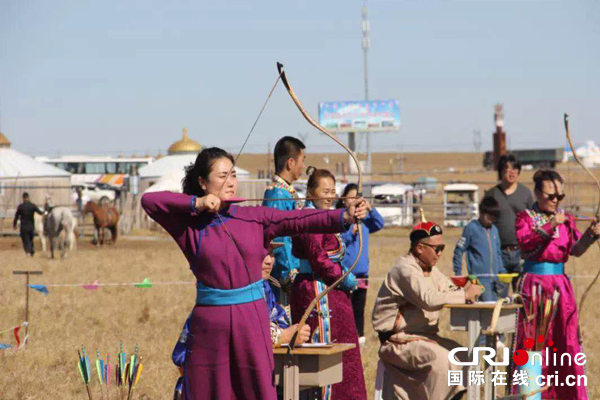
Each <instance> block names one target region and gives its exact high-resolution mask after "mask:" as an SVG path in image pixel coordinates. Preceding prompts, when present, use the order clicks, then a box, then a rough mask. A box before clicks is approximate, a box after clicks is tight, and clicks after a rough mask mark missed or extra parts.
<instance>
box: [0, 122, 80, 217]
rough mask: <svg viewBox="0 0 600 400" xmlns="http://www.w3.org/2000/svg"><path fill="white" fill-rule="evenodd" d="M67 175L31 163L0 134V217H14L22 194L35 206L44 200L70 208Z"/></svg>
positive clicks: (31, 161)
mask: <svg viewBox="0 0 600 400" xmlns="http://www.w3.org/2000/svg"><path fill="white" fill-rule="evenodd" d="M70 187H71V174H70V173H69V172H66V171H63V170H62V169H59V168H56V167H54V166H52V165H48V164H44V163H42V162H39V161H36V160H34V159H33V158H32V157H29V156H28V155H26V154H23V153H21V152H19V151H17V150H15V149H13V148H12V147H11V143H10V141H9V140H8V139H7V138H6V136H4V135H3V134H2V133H1V132H0V217H6V216H10V215H14V211H15V209H16V208H17V206H18V205H19V204H20V203H21V201H22V195H23V193H24V192H28V193H29V196H30V199H31V201H32V202H33V203H35V204H37V205H38V206H42V205H43V204H44V201H45V199H46V196H51V197H52V201H53V203H54V204H55V205H66V206H70V205H71V201H70V193H71V189H70Z"/></svg>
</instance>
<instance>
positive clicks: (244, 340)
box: [142, 147, 366, 400]
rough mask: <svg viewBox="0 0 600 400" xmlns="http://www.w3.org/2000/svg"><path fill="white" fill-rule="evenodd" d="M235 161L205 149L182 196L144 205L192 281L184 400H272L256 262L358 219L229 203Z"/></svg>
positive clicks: (159, 196) (148, 198)
mask: <svg viewBox="0 0 600 400" xmlns="http://www.w3.org/2000/svg"><path fill="white" fill-rule="evenodd" d="M236 189H237V178H236V175H235V170H234V159H233V157H232V156H231V155H230V154H229V153H227V152H226V151H224V150H222V149H219V148H214V147H213V148H207V149H204V150H203V151H202V152H201V153H200V154H199V155H198V157H197V158H196V162H195V163H194V164H193V165H191V166H190V167H188V168H187V169H186V176H185V178H184V181H183V192H184V193H182V194H181V193H171V192H156V193H147V194H145V195H144V196H143V197H142V207H143V208H144V210H145V211H146V213H147V214H148V215H149V216H150V217H151V218H152V219H153V220H155V221H156V222H158V223H159V224H160V225H161V226H162V227H163V228H164V229H165V230H166V231H167V232H168V233H169V234H170V235H171V236H172V237H173V239H175V241H176V242H177V244H178V245H179V247H180V248H181V250H182V252H183V253H184V255H185V257H186V258H187V260H188V262H189V263H190V268H191V269H192V272H193V273H194V275H195V277H196V279H197V296H196V305H195V307H194V309H193V311H192V317H191V321H190V327H189V328H190V333H189V337H188V344H187V352H188V354H187V356H186V360H185V365H184V393H185V398H186V399H193V400H197V399H228V400H229V399H248V400H251V399H261V400H263V399H267V400H268V399H273V400H274V399H276V392H275V385H274V382H273V368H274V363H273V351H272V348H271V337H270V329H269V315H268V312H267V307H266V305H265V300H264V288H263V282H262V277H261V272H262V271H261V270H262V262H263V259H264V258H265V255H266V254H267V252H268V248H269V243H270V242H271V240H272V239H273V238H275V237H278V236H294V235H297V234H299V233H307V232H308V233H336V232H341V231H343V230H345V229H346V228H347V227H349V226H350V225H351V224H352V223H353V222H354V220H355V218H364V216H365V215H366V207H365V205H364V204H362V202H360V201H356V202H354V203H353V204H351V205H350V206H349V207H348V209H340V210H332V211H329V210H295V211H279V210H277V209H273V208H267V207H241V206H239V205H235V204H231V201H229V202H228V200H230V199H233V198H234V197H235V194H236Z"/></svg>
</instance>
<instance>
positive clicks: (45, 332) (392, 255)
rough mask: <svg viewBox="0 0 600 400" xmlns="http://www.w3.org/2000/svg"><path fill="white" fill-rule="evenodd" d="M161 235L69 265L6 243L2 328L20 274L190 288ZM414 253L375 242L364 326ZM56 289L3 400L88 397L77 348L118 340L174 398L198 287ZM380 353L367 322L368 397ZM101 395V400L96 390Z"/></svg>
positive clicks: (0, 376) (79, 254)
mask: <svg viewBox="0 0 600 400" xmlns="http://www.w3.org/2000/svg"><path fill="white" fill-rule="evenodd" d="M459 235H460V231H459V230H448V231H447V232H446V242H447V243H448V244H449V245H450V246H449V247H450V249H449V250H447V251H446V253H444V255H443V258H442V260H441V263H440V267H441V269H442V271H444V272H446V273H450V271H451V256H452V249H453V247H454V244H455V243H456V241H457V239H458V237H459ZM154 236H155V239H156V240H141V239H142V238H138V240H133V239H135V237H133V238H131V239H127V238H125V239H123V240H121V241H120V242H119V243H117V244H116V245H115V246H112V247H105V248H101V249H98V248H95V247H93V246H91V245H90V244H86V243H80V245H79V248H78V249H77V251H75V252H74V253H72V255H71V257H70V258H68V259H66V260H49V259H48V258H47V256H46V255H42V254H39V253H38V254H37V255H36V258H33V259H31V258H26V257H25V255H24V253H23V252H22V250H21V244H20V241H19V238H17V237H14V238H2V239H0V254H1V258H0V259H1V260H2V261H1V265H2V268H1V269H0V309H1V310H2V314H1V316H0V330H2V329H5V328H9V327H11V326H13V325H16V324H18V323H20V322H21V321H23V310H24V305H25V297H24V280H23V277H21V276H15V275H12V273H11V271H12V270H15V269H39V270H42V271H43V272H44V275H42V276H36V277H33V278H32V283H44V284H53V283H91V282H93V281H94V280H96V279H98V280H99V282H100V283H110V282H140V281H142V280H143V279H144V278H145V277H148V278H150V280H151V281H152V282H173V281H192V280H193V276H192V274H191V272H190V271H189V269H188V265H187V262H186V260H185V259H184V257H183V255H182V254H181V252H180V251H179V249H178V248H177V246H176V245H175V244H174V242H172V241H171V240H170V239H168V238H167V237H166V236H160V235H159V236H158V237H157V236H156V235H154ZM38 248H39V245H38ZM407 248H408V240H407V230H404V229H390V230H384V231H382V232H380V233H378V234H376V235H374V236H373V237H372V240H371V249H370V255H371V268H372V272H371V277H372V283H371V287H370V288H369V296H368V304H367V321H370V314H371V309H372V307H373V302H374V299H375V296H376V294H377V291H378V289H379V286H380V285H381V278H383V277H384V276H385V274H386V272H387V271H388V269H389V268H390V267H391V265H392V264H393V263H394V261H395V260H396V258H397V257H398V256H399V255H401V254H404V253H405V252H406V251H407ZM599 257H600V254H599V253H598V249H597V248H596V247H593V248H592V249H591V250H590V252H589V253H588V254H586V255H585V256H584V257H582V258H581V259H578V260H575V261H570V262H569V264H568V265H567V271H568V273H569V274H572V275H584V276H587V275H591V274H595V272H596V271H597V269H598V268H599V266H598V264H597V263H596V260H597V259H598V258H599ZM572 282H573V284H574V286H575V290H576V293H577V295H578V298H579V296H581V294H582V292H583V289H584V288H585V287H586V286H587V284H589V278H585V277H575V278H574V279H573V280H572ZM49 290H50V294H49V295H47V296H44V295H43V294H41V293H38V292H35V291H32V293H31V298H30V309H31V316H30V321H31V326H30V329H29V335H30V341H29V343H28V344H27V346H26V347H25V348H23V349H21V350H19V351H0V366H1V367H2V373H0V399H11V400H13V399H15V400H20V399H82V398H86V397H87V396H86V393H85V388H84V386H83V384H82V383H81V379H80V377H79V374H78V372H77V370H76V367H75V365H76V354H77V353H76V350H77V349H78V348H80V347H81V346H82V345H84V346H85V347H86V348H87V349H88V350H89V351H90V352H92V353H95V351H96V349H100V350H101V351H102V352H103V353H106V352H110V353H111V356H112V358H113V359H114V357H115V354H116V352H117V350H118V346H119V343H120V342H121V341H122V342H123V344H124V346H125V348H126V350H127V351H128V352H130V351H132V350H133V349H134V346H135V345H139V348H140V354H141V356H142V357H143V363H144V372H143V376H142V380H141V383H140V385H139V389H138V391H137V395H136V398H140V399H169V398H170V396H172V390H173V386H174V383H175V381H176V378H177V376H178V372H177V370H176V369H175V367H174V366H173V364H172V363H171V360H170V356H171V351H172V348H173V345H174V343H175V341H176V339H177V337H178V335H179V331H180V328H181V325H182V324H183V322H184V320H185V318H186V317H187V315H188V313H189V311H190V309H191V307H192V304H193V300H194V286H193V285H191V284H174V285H160V284H158V285H155V286H154V287H152V288H147V289H142V288H135V287H131V286H112V287H111V286H109V287H101V288H100V289H98V290H96V291H88V290H85V289H83V288H81V287H55V288H49ZM599 298H600V288H599V287H595V288H594V289H593V292H592V294H591V296H590V298H589V299H588V303H587V305H586V307H585V310H584V315H583V316H582V317H581V326H582V330H583V333H584V337H585V350H586V354H587V358H588V364H587V374H588V382H589V386H590V392H591V398H598V397H599V396H600V385H599V384H598V380H599V379H600V361H599V359H598V358H596V357H600V343H599V342H598V340H597V339H596V336H595V334H594V331H595V330H594V328H595V325H596V321H598V318H599V317H600V300H599ZM440 326H441V329H442V334H443V335H445V336H449V337H452V338H453V339H455V340H457V341H459V342H461V343H466V334H465V333H453V332H450V331H449V329H448V314H447V312H443V317H442V321H441V324H440ZM0 342H2V343H13V344H14V338H12V335H10V334H8V333H5V334H3V335H2V336H1V337H0ZM377 349H378V340H377V338H376V336H375V334H374V333H373V330H372V329H371V326H370V323H367V345H366V347H365V349H364V351H363V364H364V367H365V375H366V380H367V386H368V394H369V398H372V394H373V388H374V381H375V366H376V364H377ZM93 360H95V356H94V357H92V361H93ZM96 387H97V385H96ZM95 398H99V392H97V393H95ZM113 398H114V397H113Z"/></svg>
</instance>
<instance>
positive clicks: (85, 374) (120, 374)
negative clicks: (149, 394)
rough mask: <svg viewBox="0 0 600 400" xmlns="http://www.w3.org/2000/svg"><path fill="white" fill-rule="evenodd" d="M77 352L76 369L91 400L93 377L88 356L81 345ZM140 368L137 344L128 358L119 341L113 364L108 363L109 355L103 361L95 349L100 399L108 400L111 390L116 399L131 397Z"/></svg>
mask: <svg viewBox="0 0 600 400" xmlns="http://www.w3.org/2000/svg"><path fill="white" fill-rule="evenodd" d="M77 354H78V355H79V359H78V362H77V369H78V370H79V374H80V375H81V379H82V380H83V383H84V385H85V390H86V392H87V395H88V399H89V400H93V398H94V397H93V389H92V385H93V384H92V382H93V381H94V380H95V378H94V377H93V373H92V370H91V368H90V358H89V356H88V354H87V353H86V351H85V347H82V349H81V351H79V350H77ZM142 369H143V365H142V359H141V357H140V356H139V355H138V347H137V346H136V347H135V352H134V353H133V354H132V355H131V357H129V358H128V357H127V355H126V354H125V352H124V351H123V343H121V345H120V348H119V353H118V354H117V362H116V364H114V365H113V364H111V363H110V355H108V354H107V355H106V361H105V360H103V359H102V358H101V357H100V351H96V374H97V376H98V386H99V388H100V399H102V400H104V399H106V400H109V399H110V398H111V395H110V394H111V390H112V391H113V392H115V397H113V398H114V399H116V400H131V399H133V396H134V393H135V389H136V387H137V384H138V382H139V380H140V375H141V374H142Z"/></svg>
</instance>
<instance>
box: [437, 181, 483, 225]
mask: <svg viewBox="0 0 600 400" xmlns="http://www.w3.org/2000/svg"><path fill="white" fill-rule="evenodd" d="M476 218H479V186H477V185H474V184H471V183H453V184H450V185H446V186H444V226H454V227H461V226H465V225H467V224H468V223H469V222H471V221H472V220H473V219H476Z"/></svg>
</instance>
